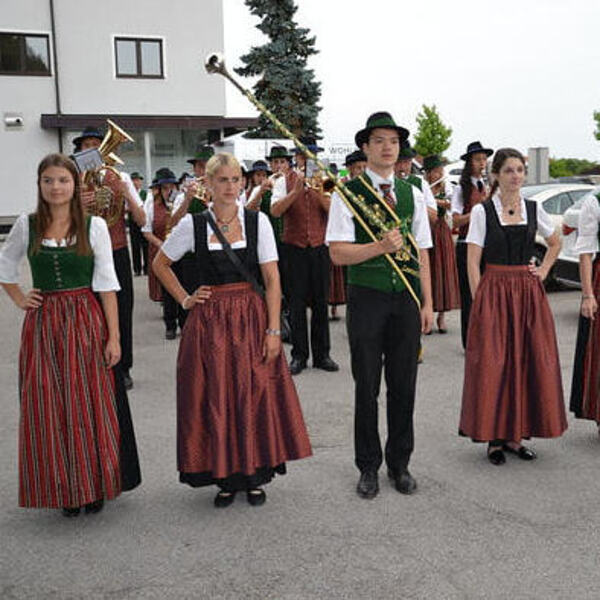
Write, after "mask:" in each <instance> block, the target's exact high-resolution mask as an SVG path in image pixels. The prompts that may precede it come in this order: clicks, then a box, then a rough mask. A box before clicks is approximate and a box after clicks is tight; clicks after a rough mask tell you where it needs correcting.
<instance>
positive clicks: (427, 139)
mask: <svg viewBox="0 0 600 600" xmlns="http://www.w3.org/2000/svg"><path fill="white" fill-rule="evenodd" d="M417 125H418V129H417V133H416V135H415V143H414V148H415V150H416V151H417V152H418V153H419V154H420V155H421V156H431V155H432V154H440V155H441V154H443V153H444V152H445V151H446V150H447V149H448V148H449V147H450V136H451V135H452V129H451V128H450V127H446V126H445V125H444V124H443V123H442V120H441V119H440V115H439V114H438V112H437V108H436V107H435V104H434V105H432V106H427V105H426V104H423V109H422V111H421V112H420V113H419V114H418V115H417Z"/></svg>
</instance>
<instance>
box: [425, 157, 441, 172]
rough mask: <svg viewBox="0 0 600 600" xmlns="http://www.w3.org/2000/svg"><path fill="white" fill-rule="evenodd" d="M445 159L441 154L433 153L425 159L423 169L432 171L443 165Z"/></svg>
mask: <svg viewBox="0 0 600 600" xmlns="http://www.w3.org/2000/svg"><path fill="white" fill-rule="evenodd" d="M443 166H444V161H443V160H442V157H441V156H439V154H432V155H431V156H426V157H425V158H424V159H423V171H432V170H433V169H435V168H436V167H443Z"/></svg>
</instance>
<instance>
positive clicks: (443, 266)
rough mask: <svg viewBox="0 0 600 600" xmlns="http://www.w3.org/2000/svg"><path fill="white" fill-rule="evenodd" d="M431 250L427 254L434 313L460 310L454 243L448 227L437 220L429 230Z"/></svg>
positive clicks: (440, 220) (443, 221)
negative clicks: (429, 258) (431, 239)
mask: <svg viewBox="0 0 600 600" xmlns="http://www.w3.org/2000/svg"><path fill="white" fill-rule="evenodd" d="M431 235H432V238H433V248H431V250H430V252H429V256H430V257H431V260H430V270H431V291H432V295H433V310H434V312H446V311H448V310H455V309H457V308H460V288H459V285H458V271H457V269H456V258H455V255H454V241H453V239H452V232H451V230H450V227H448V224H447V223H446V221H445V220H444V219H443V218H438V220H437V221H436V222H435V224H434V225H433V226H432V228H431Z"/></svg>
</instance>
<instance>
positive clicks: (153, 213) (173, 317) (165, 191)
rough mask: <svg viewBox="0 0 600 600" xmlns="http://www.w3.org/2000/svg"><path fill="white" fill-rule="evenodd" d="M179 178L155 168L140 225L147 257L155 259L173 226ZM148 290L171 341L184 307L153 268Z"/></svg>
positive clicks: (183, 322) (167, 337) (167, 171)
mask: <svg viewBox="0 0 600 600" xmlns="http://www.w3.org/2000/svg"><path fill="white" fill-rule="evenodd" d="M177 183H178V180H177V178H176V177H175V174H174V173H173V171H171V169H167V168H162V169H159V170H158V171H156V175H155V177H154V180H153V182H152V186H153V188H154V189H155V190H156V193H153V195H152V197H149V198H148V199H147V200H146V203H145V205H144V212H145V213H146V224H145V225H144V227H143V228H142V231H143V232H144V236H145V237H146V239H147V240H148V243H149V244H150V251H149V258H150V261H154V258H155V257H156V255H157V254H158V251H159V250H160V247H161V246H162V244H163V242H164V241H165V239H166V238H167V236H168V235H169V232H170V231H171V229H172V226H173V225H172V221H171V213H172V210H173V200H174V197H175V196H176V195H177ZM178 266H179V265H177V266H176V265H173V269H174V270H175V272H176V273H177V275H178V277H181V274H180V273H179V272H178V270H177V267H178ZM148 291H149V295H150V299H151V300H154V302H161V301H162V303H163V304H162V306H163V320H164V322H165V328H166V331H165V338H166V339H167V340H174V339H175V338H176V337H177V325H178V324H179V327H180V329H183V325H184V324H185V316H184V314H183V313H184V312H185V311H184V310H183V309H182V308H181V307H180V306H179V305H178V304H177V302H175V300H174V299H173V297H172V296H171V295H170V294H169V292H167V290H165V289H164V287H163V286H162V285H161V283H160V281H159V280H158V278H157V277H156V275H155V273H154V272H153V271H152V272H151V273H150V274H149V275H148Z"/></svg>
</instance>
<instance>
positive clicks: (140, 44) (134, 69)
mask: <svg viewBox="0 0 600 600" xmlns="http://www.w3.org/2000/svg"><path fill="white" fill-rule="evenodd" d="M115 58H116V66H117V77H144V78H149V79H162V78H164V73H163V53H162V40H148V39H143V38H115Z"/></svg>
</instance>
